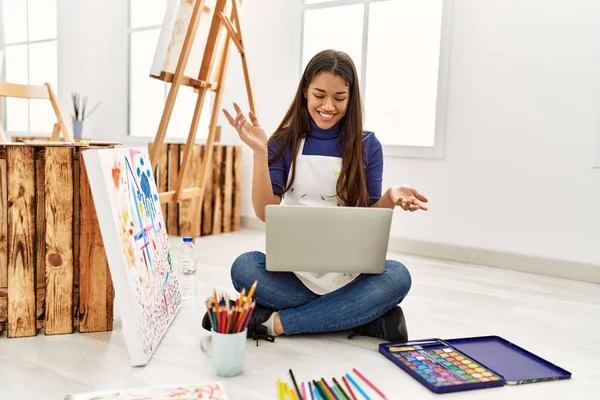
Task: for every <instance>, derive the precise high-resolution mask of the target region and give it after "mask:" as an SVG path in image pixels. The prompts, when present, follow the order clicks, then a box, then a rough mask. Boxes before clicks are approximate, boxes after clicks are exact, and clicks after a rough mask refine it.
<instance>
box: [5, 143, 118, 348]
mask: <svg viewBox="0 0 600 400" xmlns="http://www.w3.org/2000/svg"><path fill="white" fill-rule="evenodd" d="M108 146H109V147H112V145H108ZM103 147H105V146H103ZM88 148H91V146H90V147H88V146H86V145H78V144H62V145H51V144H39V143H36V144H23V143H18V144H17V143H13V144H0V334H1V333H2V331H3V330H6V331H7V336H8V337H23V336H35V335H36V334H37V333H38V330H43V332H44V333H45V334H47V335H51V334H65V333H72V332H74V331H76V330H77V329H78V330H79V332H96V331H106V330H112V323H113V298H114V291H113V287H112V281H111V278H110V273H109V270H108V262H107V260H106V255H105V252H104V247H103V245H102V237H101V235H100V229H99V226H98V221H97V218H96V213H95V209H94V204H93V201H92V197H91V191H90V188H89V184H88V181H87V175H86V173H85V166H84V164H83V160H82V158H81V152H82V151H85V150H86V149H88Z"/></svg>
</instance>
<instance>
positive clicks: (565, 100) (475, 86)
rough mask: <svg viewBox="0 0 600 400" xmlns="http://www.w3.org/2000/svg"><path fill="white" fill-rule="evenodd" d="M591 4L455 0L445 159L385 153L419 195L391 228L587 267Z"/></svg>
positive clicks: (595, 113)
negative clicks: (422, 198)
mask: <svg viewBox="0 0 600 400" xmlns="http://www.w3.org/2000/svg"><path fill="white" fill-rule="evenodd" d="M599 19H600V5H599V4H598V2H597V0H576V1H560V0H553V1H548V0H528V1H526V2H523V1H520V0H486V1H479V0H460V1H455V11H454V29H453V39H452V41H453V46H452V55H451V66H450V87H449V93H450V97H449V106H448V124H447V136H446V147H445V158H444V159H443V160H441V161H432V160H417V159H386V160H385V178H384V184H386V185H392V184H402V183H410V184H412V185H414V186H415V187H417V188H418V189H420V190H421V191H423V192H424V193H426V194H427V195H429V197H430V199H431V203H430V207H431V210H430V211H429V212H428V213H427V214H412V215H408V214H405V213H404V214H402V213H400V212H398V213H397V214H396V215H395V221H394V225H393V234H394V235H396V236H400V237H406V238H411V239H418V240H424V241H431V242H439V243H444V244H454V245H459V246H467V247H474V248H480V249H490V250H498V251H506V252H511V253H519V254H525V255H532V256H541V257H546V258H556V259H564V260H570V261H578V262H588V263H593V264H598V265H599V267H600V169H593V168H592V167H591V166H592V164H593V160H594V155H595V152H596V149H597V147H596V146H597V137H598V135H599V132H600V124H599V121H600V119H599V114H600V73H599V71H600V47H598V40H600V25H599V24H598V20H599Z"/></svg>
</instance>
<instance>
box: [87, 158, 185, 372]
mask: <svg viewBox="0 0 600 400" xmlns="http://www.w3.org/2000/svg"><path fill="white" fill-rule="evenodd" d="M82 154H83V159H84V162H85V169H86V171H87V175H88V180H89V182H90V188H91V191H92V197H93V199H94V207H95V209H96V213H97V215H98V222H99V225H100V230H101V233H102V240H103V242H104V248H105V250H106V256H107V259H108V263H109V268H110V273H111V277H112V280H113V285H114V288H115V301H116V305H117V306H118V307H119V311H120V315H121V318H122V322H123V324H122V326H123V335H124V337H125V342H126V345H127V350H128V352H129V356H130V359H131V363H132V364H133V365H134V366H139V365H145V364H146V363H147V362H148V361H149V360H150V358H151V357H152V354H153V353H154V351H155V350H156V348H157V346H158V345H159V343H160V341H161V339H162V338H163V336H164V335H165V333H166V332H167V329H168V328H169V326H170V325H171V323H172V322H173V319H174V318H175V316H176V315H177V313H178V311H179V309H180V307H181V294H180V292H179V283H178V280H177V274H176V273H175V266H174V265H173V262H172V259H171V252H170V248H169V240H168V235H167V231H166V227H165V223H164V218H163V214H162V210H161V206H160V203H159V199H158V192H157V188H156V183H155V181H154V174H153V173H152V170H151V163H150V157H149V155H148V150H147V149H146V148H115V149H89V150H85V151H83V152H82Z"/></svg>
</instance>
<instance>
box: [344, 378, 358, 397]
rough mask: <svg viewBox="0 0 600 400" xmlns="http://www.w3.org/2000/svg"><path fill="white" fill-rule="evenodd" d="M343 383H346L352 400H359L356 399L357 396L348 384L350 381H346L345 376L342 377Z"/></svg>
mask: <svg viewBox="0 0 600 400" xmlns="http://www.w3.org/2000/svg"><path fill="white" fill-rule="evenodd" d="M342 381H344V384H345V385H346V387H347V388H348V393H350V396H352V400H358V399H357V398H356V396H355V395H354V392H353V391H352V388H351V387H350V384H349V383H348V380H347V379H346V377H345V376H342Z"/></svg>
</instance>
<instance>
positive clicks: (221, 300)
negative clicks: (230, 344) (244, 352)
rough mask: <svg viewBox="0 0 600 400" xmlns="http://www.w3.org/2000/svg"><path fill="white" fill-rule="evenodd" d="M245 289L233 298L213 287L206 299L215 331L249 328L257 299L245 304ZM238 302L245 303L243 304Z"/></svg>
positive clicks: (226, 331) (238, 330)
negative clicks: (210, 294)
mask: <svg viewBox="0 0 600 400" xmlns="http://www.w3.org/2000/svg"><path fill="white" fill-rule="evenodd" d="M257 282H258V281H254V285H253V288H254V289H256V286H255V285H256V284H257ZM245 291H246V289H245V288H243V289H242V291H241V293H240V295H239V297H238V298H237V299H236V300H233V299H230V297H229V295H228V294H226V293H223V292H221V293H219V294H218V295H217V291H216V290H215V289H213V293H212V296H210V297H209V298H207V299H206V309H207V311H208V316H209V320H210V324H211V329H212V330H213V331H215V332H218V333H227V334H230V333H238V332H242V331H243V330H244V329H246V328H247V326H248V323H249V322H250V319H251V318H252V315H253V313H254V309H255V307H256V300H253V301H250V302H249V303H248V304H247V305H246V304H244V301H243V300H242V299H243V298H244V293H245ZM246 300H248V298H246ZM237 304H243V306H238V305H237ZM298 395H299V394H298Z"/></svg>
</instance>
